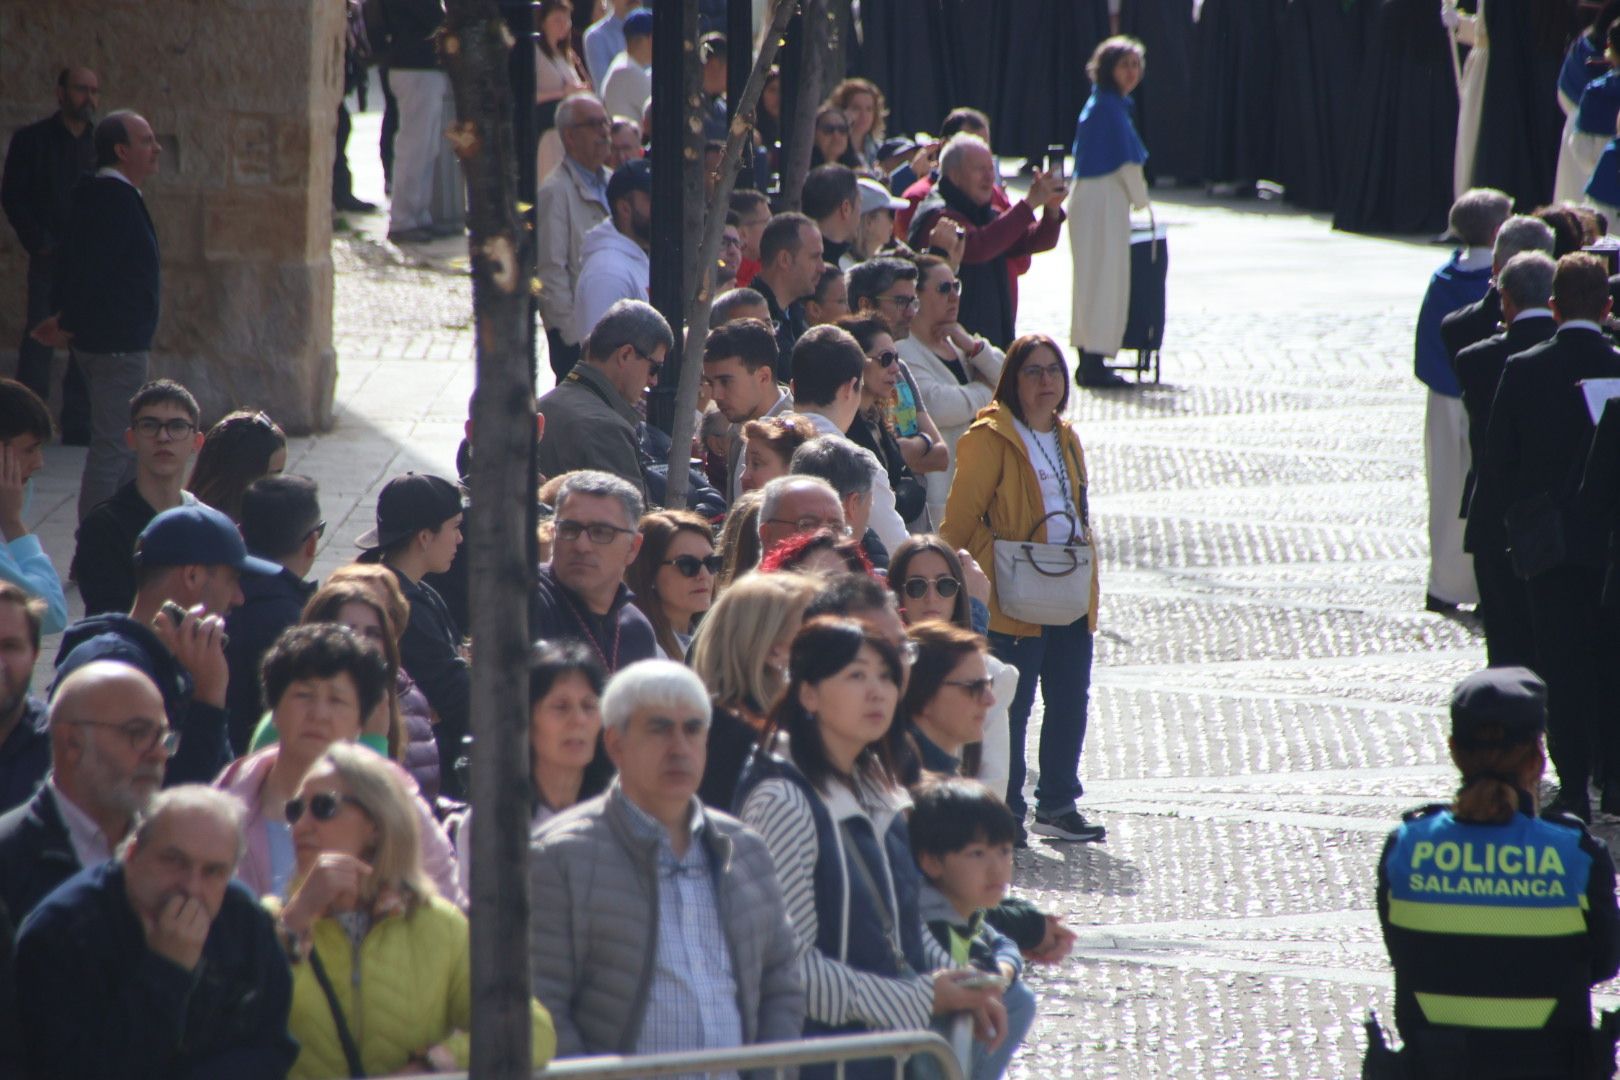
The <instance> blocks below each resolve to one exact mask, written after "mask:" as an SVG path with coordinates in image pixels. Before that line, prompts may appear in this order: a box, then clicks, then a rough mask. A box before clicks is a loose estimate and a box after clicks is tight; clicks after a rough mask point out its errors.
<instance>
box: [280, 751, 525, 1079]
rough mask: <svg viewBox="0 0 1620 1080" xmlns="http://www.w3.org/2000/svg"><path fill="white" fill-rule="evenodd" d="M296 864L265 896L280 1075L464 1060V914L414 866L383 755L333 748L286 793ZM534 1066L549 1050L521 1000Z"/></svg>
mask: <svg viewBox="0 0 1620 1080" xmlns="http://www.w3.org/2000/svg"><path fill="white" fill-rule="evenodd" d="M286 818H287V822H288V823H289V824H290V825H291V827H292V832H293V839H294V846H295V848H296V850H297V853H298V855H297V859H298V862H297V871H296V878H295V885H294V887H293V890H292V894H291V896H290V897H289V899H288V900H287V902H286V904H285V906H283V905H281V904H280V903H279V902H277V901H275V900H273V899H272V900H270V901H267V903H266V906H267V907H269V908H270V909H271V910H272V912H273V913H274V914H275V915H276V926H277V930H278V931H279V933H280V935H281V938H282V941H283V944H284V946H285V948H286V950H287V954H288V959H289V960H290V961H291V962H292V972H293V996H292V1010H291V1013H290V1015H289V1016H288V1021H287V1027H288V1031H289V1032H290V1033H291V1034H292V1036H293V1037H294V1038H295V1039H297V1040H298V1044H299V1047H300V1049H299V1054H298V1060H297V1061H296V1062H295V1063H294V1064H293V1067H292V1070H291V1072H290V1073H289V1074H288V1075H289V1076H291V1077H332V1076H381V1075H386V1074H394V1073H398V1072H402V1071H407V1072H450V1071H455V1070H463V1071H464V1070H466V1068H467V1067H468V1062H469V1052H468V1050H469V1042H468V1033H469V1031H470V1030H471V1028H472V988H471V965H470V963H469V957H468V930H467V918H466V916H465V915H463V914H462V913H461V912H460V911H459V910H457V909H456V907H455V905H454V904H452V903H450V902H448V901H446V900H445V899H444V898H443V897H441V896H440V895H439V893H438V891H437V890H436V889H435V888H434V886H433V883H432V882H431V881H430V880H429V879H428V878H427V876H426V875H425V874H424V873H423V870H422V863H421V855H420V849H421V842H420V837H419V834H418V825H417V815H416V811H415V808H414V806H413V800H412V799H411V798H410V796H409V795H408V794H407V793H406V791H405V789H404V788H403V787H401V786H400V783H399V779H398V776H397V774H396V773H395V771H394V770H393V769H391V768H390V767H389V765H388V764H387V762H385V761H383V760H382V759H380V758H378V757H377V756H376V755H375V754H370V753H367V752H365V751H362V750H360V749H358V748H355V747H351V746H345V745H342V744H338V745H334V746H332V747H331V748H330V749H328V750H327V751H326V753H325V754H324V755H323V756H322V757H321V758H320V759H319V760H318V761H317V762H316V764H315V766H314V768H312V769H311V770H310V772H309V774H308V775H307V776H306V777H305V778H304V782H303V784H302V785H301V786H300V787H299V789H298V794H297V795H296V796H295V797H294V798H292V799H290V800H288V802H287V806H286ZM530 1013H531V1016H532V1022H533V1030H534V1039H533V1056H534V1062H533V1064H534V1067H535V1068H537V1069H538V1068H543V1067H544V1066H545V1065H546V1063H547V1062H548V1061H550V1060H551V1056H552V1054H553V1053H555V1051H556V1047H557V1037H556V1033H555V1031H554V1030H553V1028H552V1024H551V1017H550V1016H549V1015H548V1014H547V1013H546V1011H545V1009H544V1008H543V1007H541V1005H540V1003H539V1002H537V1001H533V1000H531V1002H530Z"/></svg>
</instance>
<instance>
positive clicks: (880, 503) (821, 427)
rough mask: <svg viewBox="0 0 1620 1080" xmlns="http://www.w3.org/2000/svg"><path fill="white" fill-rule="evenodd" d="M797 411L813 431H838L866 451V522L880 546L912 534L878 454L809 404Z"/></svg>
mask: <svg viewBox="0 0 1620 1080" xmlns="http://www.w3.org/2000/svg"><path fill="white" fill-rule="evenodd" d="M800 415H802V416H803V417H804V418H805V419H807V420H809V421H810V423H812V424H814V425H815V428H816V434H818V435H837V436H838V437H839V438H840V439H843V440H845V441H846V442H848V443H849V444H850V445H852V446H854V447H855V449H857V450H859V451H860V452H861V453H863V454H865V455H866V458H867V460H868V461H869V462H870V463H871V465H872V519H871V520H870V521H869V522H867V524H868V525H869V526H870V527H871V529H872V531H873V532H875V533H877V535H878V539H879V540H881V541H883V546H884V547H886V548H888V549H889V550H890V551H893V550H894V549H895V548H897V547H899V546H900V545H901V544H903V543H904V542H905V539H906V537H908V536H910V535H911V534H910V533H909V532H907V531H906V522H905V519H904V518H902V517H901V516H900V512H899V511H898V510H896V509H895V508H894V489H893V488H891V487H890V486H889V473H888V470H887V469H885V468H884V467H883V463H882V462H881V461H879V460H878V459H877V455H876V454H874V453H872V451H870V450H868V449H867V448H866V447H864V446H860V445H857V444H856V443H855V441H854V440H853V439H851V438H850V437H849V436H848V435H846V434H844V433H843V432H842V431H839V430H838V425H837V424H835V423H833V422H832V421H831V420H829V419H827V418H826V417H825V416H822V415H821V414H820V413H818V412H811V411H810V410H809V407H808V406H806V407H804V408H801V409H800ZM855 539H856V540H859V539H860V537H858V536H857V537H855Z"/></svg>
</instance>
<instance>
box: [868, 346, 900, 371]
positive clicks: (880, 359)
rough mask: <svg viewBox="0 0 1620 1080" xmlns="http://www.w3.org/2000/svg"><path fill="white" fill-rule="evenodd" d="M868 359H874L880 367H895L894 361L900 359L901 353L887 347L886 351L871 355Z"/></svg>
mask: <svg viewBox="0 0 1620 1080" xmlns="http://www.w3.org/2000/svg"><path fill="white" fill-rule="evenodd" d="M867 359H868V360H870V361H872V362H873V363H874V364H876V365H877V366H878V367H881V368H891V367H894V362H895V361H896V360H898V359H900V354H899V353H897V352H895V351H894V350H893V349H887V350H885V351H884V352H880V353H878V354H877V355H876V356H869V357H867Z"/></svg>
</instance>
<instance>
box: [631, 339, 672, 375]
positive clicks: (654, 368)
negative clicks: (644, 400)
mask: <svg viewBox="0 0 1620 1080" xmlns="http://www.w3.org/2000/svg"><path fill="white" fill-rule="evenodd" d="M630 351H631V352H633V353H635V354H636V355H637V356H639V357H641V358H642V359H643V360H645V361H647V378H648V380H649V381H650V380H652V379H656V378H658V373H659V372H660V371H663V370H664V362H663V361H662V360H654V359H653V358H652V357H651V356H650V355H648V354H647V353H644V352H642V351H641V350H640V349H638V348H636V347H635V346H634V345H632V346H630Z"/></svg>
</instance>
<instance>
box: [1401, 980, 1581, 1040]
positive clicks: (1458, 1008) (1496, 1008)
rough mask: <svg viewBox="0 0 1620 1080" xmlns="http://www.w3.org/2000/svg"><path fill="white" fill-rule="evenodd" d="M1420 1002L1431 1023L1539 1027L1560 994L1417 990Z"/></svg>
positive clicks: (1514, 1028)
mask: <svg viewBox="0 0 1620 1080" xmlns="http://www.w3.org/2000/svg"><path fill="white" fill-rule="evenodd" d="M1417 1001H1418V1006H1419V1007H1420V1008H1421V1009H1422V1010H1423V1015H1424V1017H1425V1018H1426V1019H1427V1020H1428V1021H1429V1023H1431V1024H1444V1025H1447V1026H1449V1027H1465V1028H1493V1029H1496V1030H1498V1031H1536V1030H1539V1029H1541V1028H1543V1027H1546V1026H1547V1019H1548V1018H1549V1017H1550V1016H1552V1013H1553V1009H1554V1008H1555V1007H1556V1006H1557V1005H1558V999H1557V998H1508V997H1467V996H1464V995H1461V994H1425V993H1424V992H1423V991H1421V990H1420V991H1418V992H1417Z"/></svg>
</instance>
